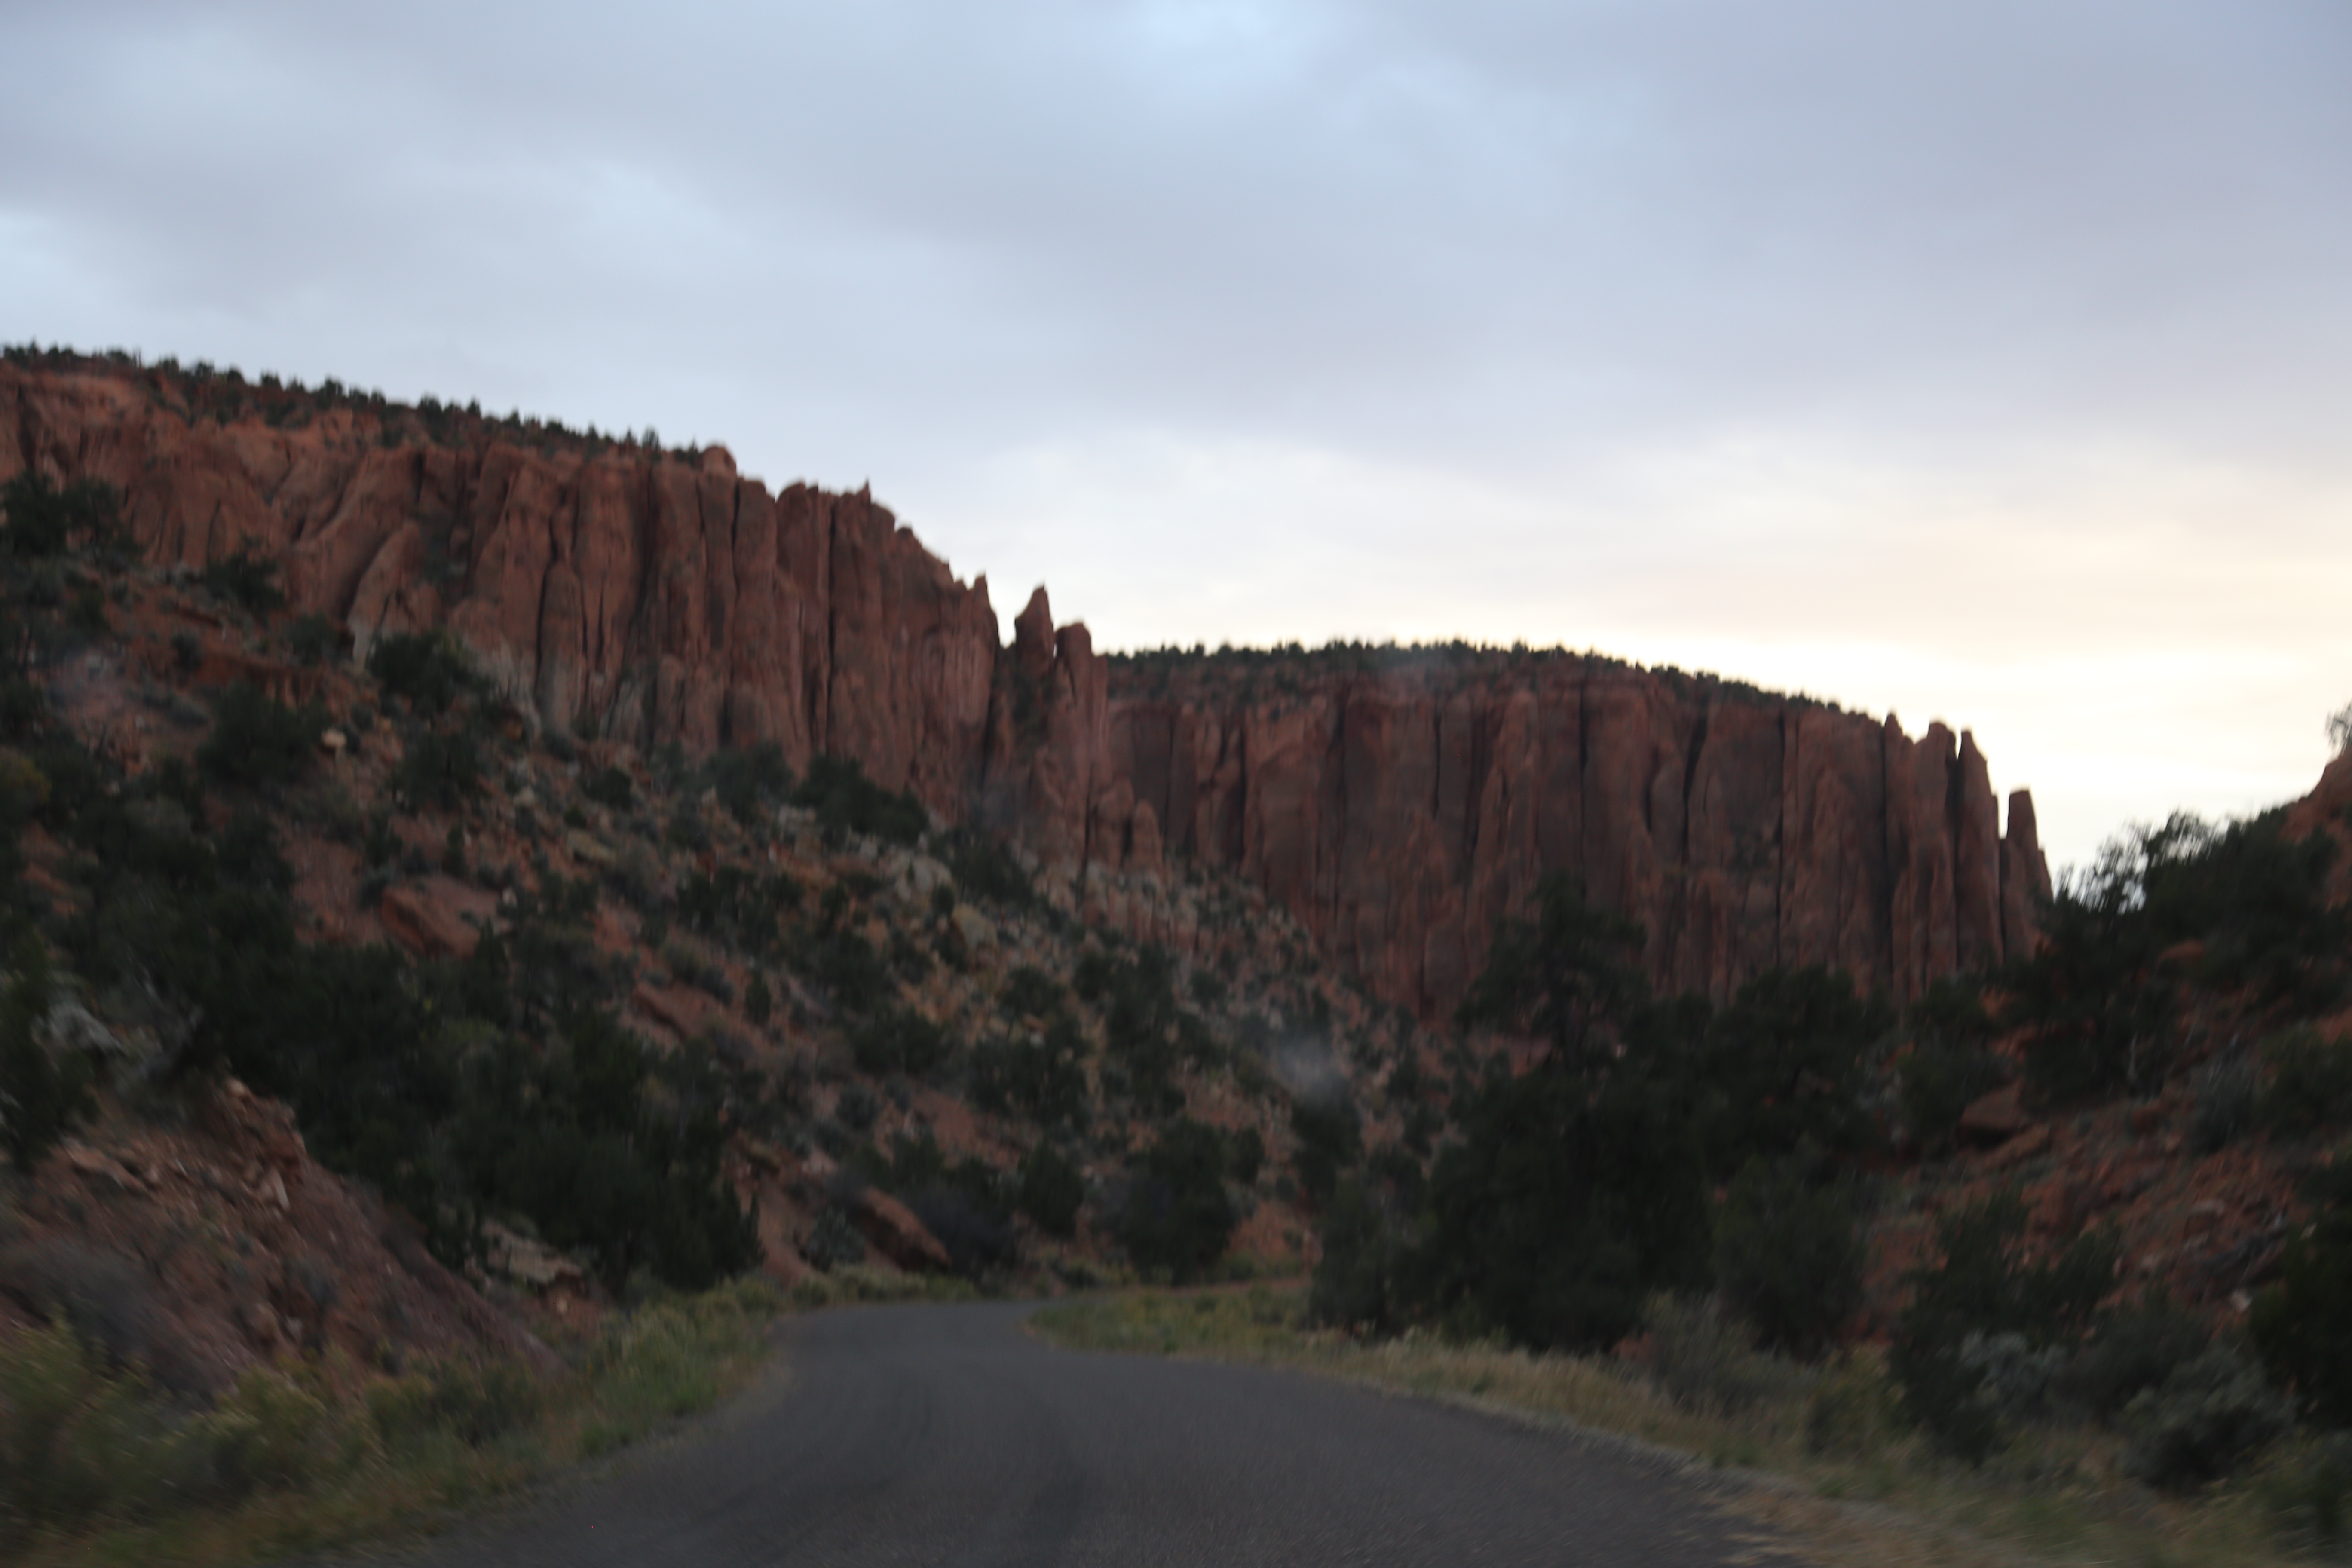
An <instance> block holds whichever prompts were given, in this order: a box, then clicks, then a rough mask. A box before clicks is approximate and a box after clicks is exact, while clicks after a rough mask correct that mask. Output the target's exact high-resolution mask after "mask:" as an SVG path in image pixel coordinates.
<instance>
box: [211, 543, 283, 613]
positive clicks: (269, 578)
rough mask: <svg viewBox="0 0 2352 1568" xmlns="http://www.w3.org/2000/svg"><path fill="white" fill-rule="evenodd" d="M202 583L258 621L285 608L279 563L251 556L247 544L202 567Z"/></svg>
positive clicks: (251, 548) (251, 549)
mask: <svg viewBox="0 0 2352 1568" xmlns="http://www.w3.org/2000/svg"><path fill="white" fill-rule="evenodd" d="M203 582H204V584H205V587H206V588H207V589H209V590H211V591H212V593H213V594H214V595H216V596H218V597H220V598H223V599H226V600H227V601H228V602H229V603H231V604H233V605H236V606H238V607H239V608H240V609H242V610H244V611H245V613H246V614H247V615H249V616H253V617H254V618H255V619H257V620H259V619H262V618H264V617H266V616H270V615H273V614H275V613H276V612H278V611H279V610H282V609H284V608H285V607H286V590H285V589H283V588H281V587H279V586H278V563H277V562H275V561H273V560H271V559H270V558H269V557H268V556H267V555H259V554H256V553H254V551H253V547H252V546H251V545H250V544H242V545H239V546H238V547H237V551H236V554H234V555H224V556H222V557H221V558H220V559H219V560H217V561H215V562H213V563H210V564H208V565H207V566H205V571H204V578H203Z"/></svg>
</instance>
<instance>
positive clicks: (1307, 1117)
mask: <svg viewBox="0 0 2352 1568" xmlns="http://www.w3.org/2000/svg"><path fill="white" fill-rule="evenodd" d="M1290 1131H1291V1135H1292V1136H1293V1137H1294V1138H1296V1139H1297V1146H1296V1147H1295V1148H1294V1149H1293V1151H1292V1152H1291V1156H1290V1168H1291V1170H1292V1171H1293V1172H1294V1173H1297V1177H1298V1190H1299V1191H1300V1192H1302V1193H1304V1194H1307V1202H1309V1203H1311V1204H1318V1205H1319V1204H1321V1203H1323V1202H1325V1201H1326V1200H1327V1199H1328V1198H1329V1197H1330V1196H1331V1194H1333V1193H1334V1192H1336V1191H1337V1190H1338V1189H1339V1177H1340V1175H1341V1174H1342V1173H1345V1172H1346V1171H1348V1170H1350V1169H1352V1168H1353V1167H1354V1165H1355V1164H1356V1163H1357V1162H1358V1161H1359V1160H1360V1159H1362V1158H1363V1155H1364V1133H1363V1123H1362V1121H1361V1119H1360V1117H1359V1116H1358V1115H1357V1112H1356V1104H1355V1101H1353V1100H1349V1098H1348V1096H1347V1091H1346V1090H1345V1089H1334V1090H1333V1091H1332V1092H1330V1093H1329V1094H1328V1095H1326V1096H1324V1097H1323V1098H1321V1099H1306V1100H1294V1101H1293V1102H1292V1104H1291V1107H1290Z"/></svg>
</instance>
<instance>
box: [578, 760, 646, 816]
mask: <svg viewBox="0 0 2352 1568" xmlns="http://www.w3.org/2000/svg"><path fill="white" fill-rule="evenodd" d="M636 788H637V786H636V783H635V780H633V779H631V778H630V777H629V771H628V770H627V769H626V768H624V767H620V766H617V765H612V766H606V767H602V768H599V769H597V770H596V771H595V772H594V773H590V774H589V775H588V776H587V777H586V778H584V779H582V780H581V781H580V793H581V794H582V795H586V796H587V797H588V798H589V799H590V800H592V801H594V802H595V803H596V804H597V805H604V806H610V807H611V808H612V809H613V810H614V811H627V810H628V809H629V808H630V807H631V806H632V805H635V801H636Z"/></svg>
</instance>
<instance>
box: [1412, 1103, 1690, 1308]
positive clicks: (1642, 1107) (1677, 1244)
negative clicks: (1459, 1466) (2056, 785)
mask: <svg viewBox="0 0 2352 1568" xmlns="http://www.w3.org/2000/svg"><path fill="white" fill-rule="evenodd" d="M1455 1131H1456V1134H1457V1139H1456V1141H1455V1142H1452V1143H1449V1144H1448V1145H1447V1146H1445V1147H1444V1148H1443V1149H1441V1150H1440V1151H1439V1152H1438V1155H1437V1160H1436V1163H1434V1165H1433V1167H1432V1168H1431V1171H1430V1175H1429V1198H1428V1202H1427V1204H1426V1205H1425V1209H1424V1214H1423V1219H1422V1222H1421V1237H1422V1239H1421V1241H1420V1242H1419V1244H1418V1245H1417V1246H1416V1247H1414V1249H1413V1252H1412V1256H1411V1258H1409V1259H1408V1260H1407V1268H1406V1275H1407V1279H1408V1282H1409V1285H1410V1295H1411V1298H1412V1302H1413V1307H1414V1310H1415V1312H1416V1314H1418V1313H1420V1312H1422V1311H1423V1310H1427V1311H1430V1312H1433V1313H1436V1314H1438V1315H1440V1316H1443V1317H1446V1318H1448V1319H1451V1320H1453V1321H1454V1322H1456V1323H1457V1324H1458V1325H1459V1326H1460V1327H1463V1328H1465V1329H1467V1330H1471V1331H1501V1332H1503V1333H1505V1334H1507V1335H1508V1336H1509V1337H1510V1338H1512V1339H1513V1340H1516V1341H1517V1342H1520V1343H1522V1344H1527V1345H1533V1346H1539V1347H1544V1348H1553V1347H1559V1348H1574V1349H1593V1348H1601V1347H1606V1346H1608V1345H1611V1344H1614V1343H1615V1342H1617V1341H1618V1340H1620V1339H1622V1338H1623V1337H1624V1336H1625V1335H1626V1334H1627V1333H1629V1332H1631V1331H1633V1327H1634V1325H1635V1323H1636V1322H1638V1321H1639V1320H1640V1317H1641V1311H1642V1303H1643V1300H1644V1299H1645V1298H1647V1297H1648V1296H1649V1295H1651V1294H1652V1293H1653V1292H1654V1291H1657V1290H1661V1289H1669V1290H1671V1289H1690V1288H1692V1287H1695V1286H1697V1285H1700V1284H1702V1283H1703V1281H1704V1279H1705V1276H1706V1268H1707V1247H1708V1213H1707V1209H1708V1204H1707V1194H1706V1165H1705V1162H1704V1160H1703V1159H1702V1158H1701V1155H1700V1151H1699V1149H1698V1147H1697V1144H1696V1138H1695V1136H1694V1133H1693V1130H1692V1126H1691V1120H1690V1117H1689V1115H1688V1113H1687V1110H1686V1104H1685V1099H1684V1097H1683V1096H1682V1094H1681V1093H1680V1091H1679V1088H1678V1085H1677V1084H1676V1082H1675V1080H1673V1079H1666V1078H1659V1077H1654V1076H1652V1075H1650V1074H1648V1073H1646V1072H1645V1071H1643V1069H1642V1067H1641V1064H1640V1063H1639V1062H1638V1061H1637V1059H1636V1058H1633V1057H1632V1056H1629V1057H1628V1058H1625V1060H1624V1061H1622V1062H1621V1063H1619V1064H1618V1067H1617V1068H1616V1069H1615V1070H1613V1071H1612V1072H1610V1073H1609V1075H1608V1076H1607V1078H1606V1079H1603V1080H1602V1081H1601V1083H1600V1084H1599V1085H1597V1086H1596V1085H1594V1084H1592V1083H1591V1082H1589V1081H1588V1080H1587V1079H1584V1078H1583V1077H1581V1076H1579V1075H1576V1074H1573V1073H1570V1072H1566V1071H1560V1070H1556V1069H1553V1068H1543V1069H1538V1070H1537V1071H1534V1072H1530V1073H1528V1074H1527V1075H1525V1076H1524V1077H1520V1078H1509V1077H1500V1078H1496V1079H1490V1080H1488V1081H1487V1082H1486V1083H1485V1084H1484V1085H1482V1086H1479V1087H1478V1088H1476V1089H1473V1090H1471V1091H1470V1092H1469V1093H1468V1094H1467V1095H1466V1096H1465V1097H1464V1099H1463V1100H1461V1101H1460V1102H1459V1103H1458V1105H1457V1107H1456V1110H1455Z"/></svg>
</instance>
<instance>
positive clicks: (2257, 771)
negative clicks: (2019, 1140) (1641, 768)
mask: <svg viewBox="0 0 2352 1568" xmlns="http://www.w3.org/2000/svg"><path fill="white" fill-rule="evenodd" d="M34 11H35V8H34V7H32V6H30V5H26V4H23V3H22V0H14V3H6V4H0V54H5V58H7V59H8V60H9V62H10V65H9V68H8V76H9V90H8V91H7V92H6V94H5V95H0V338H5V340H7V341H10V342H23V341H25V340H26V339H34V340H37V341H38V342H43V343H51V342H65V343H68V344H71V345H74V346H77V347H82V348H91V349H95V348H105V347H112V346H121V347H126V348H133V349H137V350H140V351H142V352H143V353H146V354H147V355H149V356H151V357H160V356H163V355H165V354H170V355H175V356H177V357H178V358H180V359H182V360H184V361H193V360H195V359H199V358H202V359H210V360H213V361H215V362H217V363H223V364H235V365H237V366H239V367H241V368H243V369H244V370H246V371H247V373H248V374H257V373H259V372H262V371H276V372H278V373H280V374H289V375H294V376H299V377H300V378H302V379H304V380H306V381H310V382H316V381H318V380H320V379H321V378H323V377H326V376H330V375H331V376H335V377H338V378H340V379H341V380H342V381H344V382H346V383H349V384H358V385H362V386H374V387H380V388H382V389H383V391H385V392H386V393H388V394H391V395H394V396H396V397H402V398H412V397H415V396H418V395H424V394H427V393H430V394H433V395H438V396H441V397H444V398H455V399H457V400H459V401H463V400H466V399H470V398H478V399H480V401H481V402H482V404H483V405H484V406H485V407H486V408H490V409H495V410H500V411H503V410H505V409H508V408H510V407H520V409H522V410H523V411H525V412H527V413H537V414H543V415H547V416H555V417H560V418H562V419H563V420H564V421H565V422H566V423H569V424H572V425H575V426H577V425H583V424H590V423H593V424H595V425H597V426H602V427H604V428H605V429H608V430H609V429H622V428H625V429H632V430H641V429H643V428H645V427H646V426H653V427H655V428H656V429H657V430H658V431H659V433H660V434H661V436H662V437H664V438H665V439H666V440H668V441H671V442H674V443H675V442H682V441H685V440H688V439H694V440H700V441H706V442H708V441H723V442H725V443H726V444H727V445H728V446H729V447H731V448H732V449H733V450H734V452H735V453H736V455H737V457H738V458H739V460H740V462H741V463H742V465H743V467H744V468H745V469H746V470H747V471H749V472H751V473H754V474H757V475H760V476H761V477H762V478H764V479H768V480H769V481H770V482H771V483H772V484H782V483H785V482H789V481H790V480H792V479H810V480H813V481H815V482H818V483H822V484H825V485H828V486H835V487H848V488H855V487H856V486H857V485H859V484H861V483H864V482H866V481H868V480H870V481H871V482H872V484H873V486H874V489H875V493H876V494H877V496H878V497H879V498H880V499H882V500H885V501H887V502H888V503H889V504H891V505H892V506H894V507H895V508H897V509H898V512H899V515H900V517H901V518H902V520H903V521H906V522H908V524H910V525H911V526H913V527H914V528H915V529H916V530H917V531H918V532H919V533H920V534H921V535H922V537H923V539H924V540H925V542H927V543H929V545H930V546H931V548H932V549H933V550H935V551H937V552H940V553H941V554H943V555H945V556H946V557H947V558H948V559H949V560H950V563H952V564H953V566H954V567H955V568H956V570H957V572H958V573H959V574H961V575H963V576H965V577H967V578H969V577H971V576H975V575H978V574H982V573H985V574H987V576H988V578H989V581H990V584H991V589H992V595H993V599H994V602H995V604H996V605H997V608H998V611H999V614H1000V616H1003V618H1004V621H1005V624H1006V626H1007V627H1008V629H1009V626H1010V617H1011V616H1012V614H1013V611H1015V610H1017V609H1018V608H1019V607H1020V605H1021V603H1022V601H1023V600H1024V599H1025V598H1026V596H1027V595H1028V592H1029V590H1030V588H1031V587H1032V586H1034V584H1037V583H1040V582H1044V583H1046V584H1049V585H1050V588H1051V590H1052V593H1053V597H1054V605H1055V611H1056V612H1057V614H1058V615H1059V616H1061V617H1062V618H1064V619H1070V618H1083V619H1085V620H1086V621H1087V622H1088V623H1089V624H1090V625H1091V626H1093V628H1094V630H1095V633H1096V636H1097V643H1098V644H1100V645H1106V646H1110V647H1140V646H1151V645H1156V644H1160V643H1167V642H1179V643H1187V644H1189V643H1193V642H1204V643H1207V644H1209V645H1211V646H1214V645H1216V644H1217V643H1219V642H1222V641H1227V640H1231V641H1234V642H1259V643H1264V642H1280V641H1288V640H1293V639H1296V640H1299V641H1302V642H1307V643H1310V644H1312V643H1316V642H1319V641H1322V640H1325V639H1328V638H1331V637H1360V638H1367V639H1385V638H1396V639H1400V640H1411V639H1433V638H1447V637H1466V638H1470V639H1474V640H1478V641H1486V642H1505V643H1507V642H1510V641H1512V640H1514V639H1525V640H1527V641H1528V642H1530V643H1536V644H1549V643H1565V644H1567V645H1569V646H1570V647H1595V648H1599V649H1602V650H1604V651H1608V652H1611V653H1614V654H1618V655H1620V656H1623V657H1628V658H1638V659H1642V660H1644V661H1648V662H1657V663H1672V664H1677V665H1681V666H1683V667H1685V668H1702V669H1714V670H1717V671H1719V672H1721V673H1724V674H1726V675H1732V676H1738V677H1740V678H1742V679H1749V680H1753V681H1755V682H1757V683H1759V684H1762V685H1768V686H1774V687H1779V688H1783V689H1801V690H1805V691H1810V692H1812V693H1814V694H1816V695H1820V696H1823V697H1828V698H1831V699H1833V700H1837V701H1840V702H1842V703H1843V704H1844V705H1846V706H1848V707H1850V708H1857V709H1861V710H1866V711H1869V712H1872V713H1874V714H1879V713H1885V712H1886V711H1889V710H1892V711H1895V712H1896V713H1897V714H1899V715H1900V717H1901V719H1902V721H1903V722H1904V724H1905V725H1906V728H1908V729H1909V730H1911V731H1912V732H1914V733H1917V732H1918V731H1920V730H1922V729H1924V727H1925V726H1926V724H1927V721H1929V720H1930V719H1935V718H1941V719H1944V720H1946V721H1948V722H1950V723H1952V724H1953V725H1954V726H1955V727H1956V728H1958V727H1967V728H1972V729H1974V730H1975V731H1976V732H1977V735H1978V738H1979V742H1980V743H1981V744H1982V745H1983V746H1984V748H1985V750H1986V752H1987V753H1988V754H1989V756H1990V759H1991V762H1992V766H1993V772H1994V781H1995V784H1996V785H1997V786H1998V787H2000V788H2001V789H2003V790H2004V791H2005V790H2007V789H2009V788H2011V787H2014V786H2017V785H2021V784H2022V785H2027V786H2030V787H2032V789H2033V791H2034V794H2035V798H2036V802H2037V805H2039V808H2040V814H2041V820H2042V828H2043V833H2044V837H2045V841H2046V842H2048V843H2049V844H2050V845H2051V847H2052V858H2053V862H2057V863H2061V864H2063V863H2064V862H2068V861H2074V860H2079V859H2082V858H2085V857H2086V856H2087V855H2088V854H2089V853H2090V852H2091V851H2092V850H2093V849H2094V848H2095V846H2096V845H2097V843H2098V842H2099V840H2100V839H2102V838H2103V837H2105V836H2107V835H2108V834H2109V833H2111V832H2113V831H2114V830H2115V829H2116V827H2118V826H2121V825H2122V824H2123V823H2124V822H2126V821H2127V820H2131V819H2143V820H2146V819H2154V818H2159V817H2161V816H2163V815H2164V814H2165V813H2166V812H2168V810H2170V809H2172V808H2173V807H2175V806H2178V805H2188V806H2193V807H2197V808H2200V809H2202V810H2205V811H2208V812H2231V811H2241V810H2245V809H2248V808H2252V807H2254V806H2258V805H2266V804H2270V803H2273V802H2275V801H2278V800H2281V799H2284V798H2286V797H2288V796H2291V795H2298V794H2301V793H2302V792H2304V791H2305V790H2306V789H2308V788H2309V786H2310V784H2311V783H2312V782H2313V780H2314V779H2315V777H2316V775H2317V773H2318V771H2319V768H2320V766H2321V765H2322V763H2324V761H2325V760H2326V759H2325V753H2326V744H2325V741H2324V737H2323V721H2324V719H2325V717H2326V714H2327V713H2328V712H2330V711H2331V710H2335V709H2336V708H2337V707H2338V706H2340V705H2342V704H2344V703H2346V702H2347V701H2352V7H2347V5H2344V4H2342V3H2341V0H2284V3H2266V0H2247V3H2243V4H2236V5H2221V4H2204V5H2185V4H2172V3H2168V0H2097V3H2078V4H2069V3H2066V0H2032V3H2030V4H2026V3H2010V0H1972V3H1970V4H1968V5H1958V4H1948V5H1889V4H1886V3H1885V0H1867V3H1864V0H1853V3H1843V4H1841V3H1826V4H1825V3H1806V0H1782V3H1781V4H1777V5H1762V4H1757V3H1743V0H1643V3H1641V4H1633V3H1626V4H1609V3H1597V0H1549V3H1547V4H1540V5H1538V4H1524V5H1481V4H1475V3H1470V0H1451V3H1448V4H1444V5H1437V4H1430V5H1413V4H1404V3H1392V4H1363V5H1316V4H1172V3H1171V4H1156V5H1154V4H1145V5H1118V4H1110V3H1105V0H1094V3H1090V4H1076V5H1058V4H1032V3H1024V0H997V3H996V4H992V5H970V4H891V3H888V0H881V3H875V0H867V3H866V4H864V5H857V6H855V7H851V6H842V5H826V6H815V5H805V6H796V5H774V4H770V5H742V6H740V7H728V6H712V5H699V6H698V5H675V4H674V5H664V6H659V7H656V6H648V5H636V6H631V7H626V8H622V7H612V6H602V5H593V4H572V5H562V6H550V7H547V8H545V9H543V10H536V11H526V10H521V9H519V8H514V7H504V6H497V5H485V4H481V3H479V0H474V3H469V4H466V5H438V4H431V3H415V0H412V3H409V4H404V5H378V6H373V7H368V8H365V9H364V10H361V9H359V8H353V7H342V6H322V5H316V4H306V5H245V6H229V5H202V4H194V3H191V0H174V3H173V4H170V5H130V4H123V5H113V4H104V3H99V0H80V3H79V4H76V5H71V6H51V7H42V8H40V13H41V14H31V13H33V12H34Z"/></svg>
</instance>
